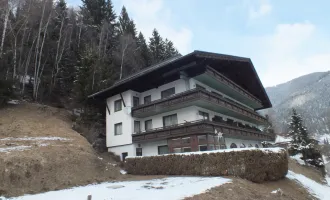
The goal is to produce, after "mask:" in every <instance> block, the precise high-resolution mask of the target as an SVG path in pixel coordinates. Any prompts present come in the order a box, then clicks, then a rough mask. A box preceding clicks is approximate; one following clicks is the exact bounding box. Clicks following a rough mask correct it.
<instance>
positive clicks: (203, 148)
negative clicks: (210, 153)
mask: <svg viewBox="0 0 330 200" xmlns="http://www.w3.org/2000/svg"><path fill="white" fill-rule="evenodd" d="M199 151H207V145H199Z"/></svg>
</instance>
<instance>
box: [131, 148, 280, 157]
mask: <svg viewBox="0 0 330 200" xmlns="http://www.w3.org/2000/svg"><path fill="white" fill-rule="evenodd" d="M232 151H262V152H265V153H280V152H281V151H285V150H284V149H283V148H280V147H274V148H255V147H249V148H234V149H219V150H212V151H196V152H186V153H175V155H183V156H189V155H196V154H205V153H206V154H210V153H223V152H232ZM167 155H173V154H162V155H153V156H167ZM143 157H150V156H127V157H126V158H143Z"/></svg>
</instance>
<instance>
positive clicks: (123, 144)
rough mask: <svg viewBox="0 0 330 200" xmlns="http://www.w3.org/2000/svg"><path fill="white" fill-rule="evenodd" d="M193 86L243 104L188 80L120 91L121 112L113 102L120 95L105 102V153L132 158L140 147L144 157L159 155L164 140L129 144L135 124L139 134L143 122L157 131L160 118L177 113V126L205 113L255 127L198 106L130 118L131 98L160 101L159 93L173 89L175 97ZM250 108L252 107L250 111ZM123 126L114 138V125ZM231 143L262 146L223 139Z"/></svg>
mask: <svg viewBox="0 0 330 200" xmlns="http://www.w3.org/2000/svg"><path fill="white" fill-rule="evenodd" d="M196 84H199V85H201V86H203V87H205V88H206V89H207V90H209V91H213V92H217V93H219V94H221V95H222V96H225V97H227V98H229V99H231V100H233V101H235V102H237V103H239V104H241V105H244V104H242V103H240V102H238V101H236V100H234V99H232V98H230V97H228V96H226V95H224V94H223V93H221V92H220V91H217V90H215V89H213V88H210V87H209V86H207V85H204V84H202V83H200V82H198V81H197V80H195V79H193V78H190V79H184V78H183V79H179V80H176V81H173V82H171V83H168V84H165V85H162V86H159V87H158V88H154V89H151V90H148V91H145V92H142V93H139V92H135V91H132V90H128V91H125V92H123V93H122V94H121V95H122V98H123V100H124V103H125V107H124V105H122V109H121V110H120V111H117V112H115V101H116V100H120V99H121V96H120V94H118V95H115V96H112V97H110V98H108V99H107V105H108V108H109V110H110V114H109V112H108V109H107V115H106V131H107V133H106V144H107V147H108V150H109V151H111V152H114V153H115V154H117V155H120V156H121V155H122V153H127V154H128V156H135V151H136V148H137V147H140V148H142V153H143V155H156V154H158V146H162V145H166V144H167V141H166V140H164V141H157V142H150V143H142V144H133V143H132V134H133V132H134V121H135V120H136V121H140V129H141V130H142V131H144V130H145V121H146V120H150V119H151V120H152V128H160V127H163V117H164V116H168V115H172V114H177V118H178V123H179V124H180V123H184V122H189V121H196V120H199V119H201V116H200V115H199V114H198V113H199V111H203V112H207V113H208V114H209V119H212V118H213V117H214V116H215V115H217V116H221V117H223V119H224V120H226V119H227V118H229V119H233V120H234V121H237V122H241V123H243V124H248V125H250V126H256V125H255V124H252V123H249V122H245V121H243V120H240V119H235V118H233V117H229V116H226V115H223V114H221V113H217V112H214V111H211V110H207V109H204V108H200V107H197V106H190V107H185V108H182V109H178V110H174V111H170V112H164V113H161V114H158V115H154V116H149V117H146V118H133V117H132V115H131V108H132V106H133V97H134V96H135V97H139V104H144V97H146V96H149V95H150V96H151V101H155V100H158V99H161V92H162V91H164V90H166V89H169V88H172V87H174V88H175V94H177V93H181V92H184V91H187V90H190V89H194V88H196ZM244 106H245V107H247V108H249V107H248V106H246V105H244ZM250 109H252V108H250ZM118 123H122V133H121V134H120V135H115V124H118ZM231 143H236V145H237V147H238V148H239V147H240V144H241V143H244V144H245V145H246V146H248V145H249V144H252V145H253V146H255V144H258V145H259V146H260V147H261V144H260V143H259V142H257V141H244V140H238V139H230V138H228V139H227V138H226V145H227V147H229V146H230V144H231Z"/></svg>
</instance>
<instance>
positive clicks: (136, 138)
mask: <svg viewBox="0 0 330 200" xmlns="http://www.w3.org/2000/svg"><path fill="white" fill-rule="evenodd" d="M215 133H222V134H223V137H224V138H237V139H245V140H259V141H272V140H274V139H275V136H274V135H271V134H267V133H263V132H261V131H256V130H254V129H250V128H241V127H237V126H234V125H229V124H225V123H219V122H213V121H206V120H198V121H193V122H186V123H182V124H177V125H174V126H168V127H161V128H155V129H151V130H148V131H146V132H142V133H137V134H133V135H132V140H133V142H146V141H156V140H164V139H170V138H177V137H184V136H189V135H196V134H215Z"/></svg>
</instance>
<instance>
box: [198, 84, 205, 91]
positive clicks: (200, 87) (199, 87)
mask: <svg viewBox="0 0 330 200" xmlns="http://www.w3.org/2000/svg"><path fill="white" fill-rule="evenodd" d="M196 88H198V89H203V90H205V87H203V86H201V85H198V84H196Z"/></svg>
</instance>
